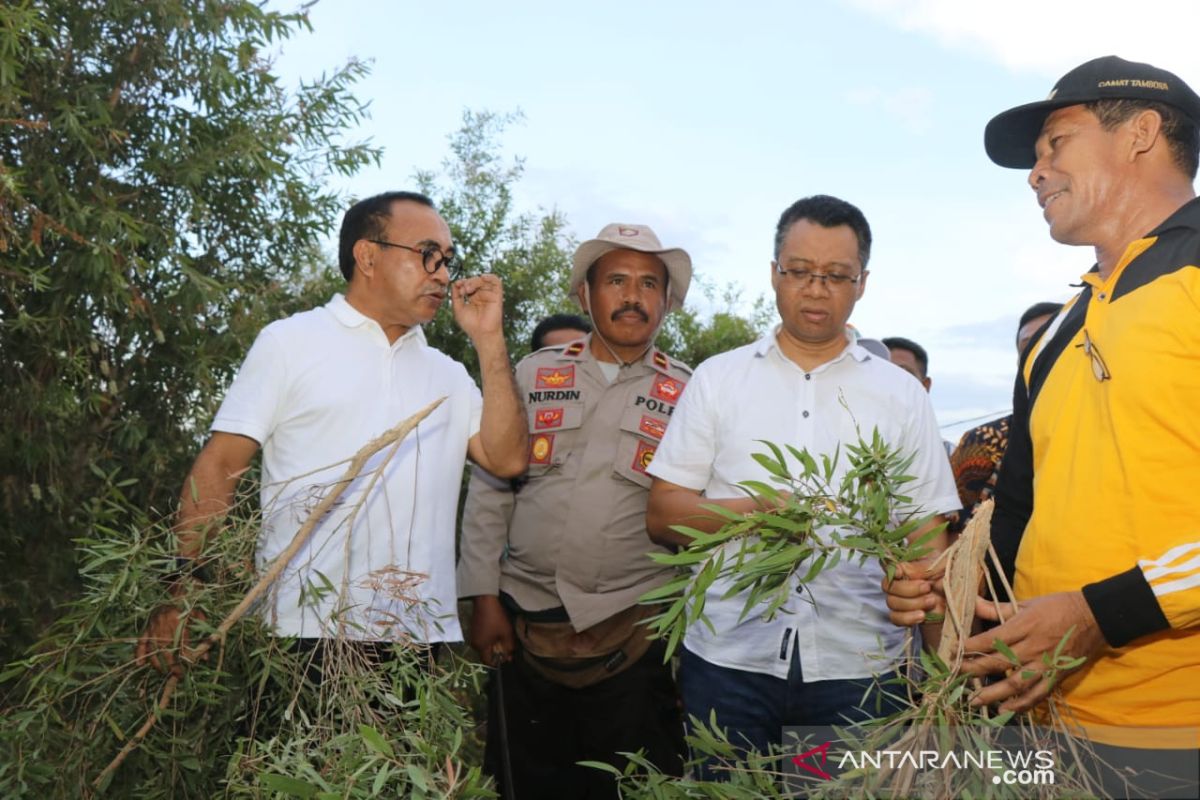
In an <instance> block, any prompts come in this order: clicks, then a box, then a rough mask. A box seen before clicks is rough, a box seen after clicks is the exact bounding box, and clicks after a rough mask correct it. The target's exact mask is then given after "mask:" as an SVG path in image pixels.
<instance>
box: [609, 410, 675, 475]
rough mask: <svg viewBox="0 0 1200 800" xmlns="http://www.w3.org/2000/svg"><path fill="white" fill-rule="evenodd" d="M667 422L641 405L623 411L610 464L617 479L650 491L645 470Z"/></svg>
mask: <svg viewBox="0 0 1200 800" xmlns="http://www.w3.org/2000/svg"><path fill="white" fill-rule="evenodd" d="M667 419H668V418H667V417H665V416H662V415H661V414H655V413H654V412H652V411H647V410H646V409H645V408H643V407H640V406H635V407H632V408H627V409H625V413H624V414H622V415H621V432H620V433H619V434H618V436H619V437H620V441H618V442H617V457H616V460H615V461H613V472H614V473H615V474H616V475H617V476H619V477H621V478H624V479H625V480H629V481H633V482H634V483H636V484H637V485H639V486H643V487H645V488H647V489H649V488H650V483H651V481H652V480H653V478H652V477H651V476H650V475H649V474H647V472H646V468H647V467H649V466H650V462H651V461H652V460H653V459H654V452H655V451H656V450H657V449H658V443H659V441H661V440H662V437H663V434H664V433H666V431H667Z"/></svg>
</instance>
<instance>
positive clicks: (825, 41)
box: [275, 0, 1200, 438]
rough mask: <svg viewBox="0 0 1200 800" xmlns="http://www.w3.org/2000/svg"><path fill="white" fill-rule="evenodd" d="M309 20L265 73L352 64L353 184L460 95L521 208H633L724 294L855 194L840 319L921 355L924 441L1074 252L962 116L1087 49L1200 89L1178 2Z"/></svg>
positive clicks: (1023, 95)
mask: <svg viewBox="0 0 1200 800" xmlns="http://www.w3.org/2000/svg"><path fill="white" fill-rule="evenodd" d="M275 5H277V6H279V7H283V6H284V4H282V3H277V4H275ZM310 18H311V20H312V23H313V26H314V32H313V33H312V34H304V35H298V36H297V37H295V38H293V39H292V40H290V41H288V42H287V43H286V44H285V46H284V49H283V52H282V54H281V56H280V61H279V67H280V68H281V70H282V71H283V72H284V74H286V75H295V76H309V77H311V76H314V75H316V74H319V72H320V71H321V70H322V69H328V68H331V67H333V66H334V65H336V64H339V63H341V62H343V61H345V60H346V59H347V58H350V57H358V58H360V59H364V60H368V61H370V62H371V76H370V77H369V78H368V79H367V80H365V81H364V82H363V83H361V84H360V85H359V87H358V89H357V91H356V93H357V94H358V95H359V97H361V98H363V99H367V100H370V101H371V104H372V105H371V109H372V116H371V119H370V120H368V121H366V122H365V123H364V124H363V126H362V128H361V129H360V131H359V132H358V135H360V136H362V137H370V138H371V139H373V140H374V142H375V143H376V144H378V145H380V146H382V147H383V148H384V150H385V155H384V160H383V164H382V166H381V168H379V169H377V170H376V169H372V170H370V171H368V172H365V173H362V174H360V175H359V176H357V177H356V178H355V179H354V180H353V181H352V182H351V183H350V184H347V186H346V187H344V188H345V189H346V190H347V191H349V192H351V193H353V194H355V195H357V196H365V195H368V194H372V193H374V192H377V191H385V190H389V189H395V188H403V187H405V186H408V185H410V184H411V177H412V175H413V173H414V172H415V171H416V170H417V169H428V168H434V167H436V166H437V165H438V164H440V162H441V161H442V160H443V159H444V158H445V156H446V154H447V149H446V136H447V134H448V133H449V132H451V131H453V130H455V129H456V128H457V127H458V125H459V124H460V121H461V117H462V112H463V110H464V109H467V108H469V109H473V110H491V111H497V112H506V111H514V110H517V109H520V110H521V111H522V112H523V113H524V116H525V119H524V122H522V123H520V124H519V125H516V126H514V127H511V128H510V129H509V130H508V132H507V133H506V135H505V137H504V141H503V144H504V150H505V153H506V154H507V155H512V156H522V157H524V158H525V164H526V174H525V178H524V179H523V180H522V182H521V184H520V185H519V187H518V193H517V201H518V204H519V205H520V206H521V208H522V209H523V210H536V209H537V208H539V207H540V208H550V207H556V208H558V209H559V210H561V211H562V212H564V213H565V214H566V216H567V219H568V221H569V223H570V226H571V229H572V231H573V233H574V234H575V236H576V237H577V238H579V239H585V238H589V237H591V236H592V235H594V234H595V232H596V231H598V230H599V229H600V227H602V226H603V225H604V224H606V223H608V222H616V221H620V222H645V223H648V224H650V225H652V226H653V227H654V228H655V230H656V231H657V232H658V233H659V236H660V238H662V240H663V241H664V243H666V244H667V245H668V246H682V247H685V248H686V249H687V250H688V251H689V252H690V253H691V254H692V257H693V261H694V263H695V266H696V270H697V274H698V275H702V276H704V277H705V278H707V279H708V280H709V281H711V282H713V283H715V284H718V285H724V284H727V283H735V284H736V285H738V286H740V287H742V290H743V296H744V297H746V298H747V299H749V298H752V297H754V296H756V295H759V294H767V295H769V294H770V283H769V272H768V270H769V261H770V258H771V241H772V235H773V230H774V224H775V221H776V219H777V218H778V216H779V213H780V211H782V210H783V209H784V208H785V207H786V206H787V205H789V204H790V203H791V202H792V201H794V200H796V199H797V198H799V197H803V196H806V195H810V194H817V193H825V194H833V195H837V196H840V197H842V198H844V199H846V200H849V201H850V202H852V203H854V204H856V205H858V206H859V207H860V208H862V209H863V211H864V212H865V213H866V215H867V218H868V220H869V221H870V222H871V226H872V229H873V232H874V236H875V247H874V251H873V254H872V259H871V264H870V269H871V277H870V279H869V283H868V286H867V291H866V293H865V295H864V297H863V299H862V301H861V302H860V303H859V305H858V307H857V308H856V309H855V313H854V317H853V318H852V320H851V321H852V322H854V323H855V325H856V326H858V327H859V328H860V329H861V330H862V331H864V333H866V334H867V335H870V336H877V337H884V336H891V335H900V336H907V337H909V338H912V339H915V340H917V341H918V342H920V343H921V344H923V345H924V346H925V347H926V348H927V349H928V350H929V352H930V359H931V365H930V374H931V376H932V377H933V380H934V385H933V392H932V397H933V402H934V407H935V409H936V410H937V412H938V418H939V420H940V421H941V422H942V423H943V424H944V425H945V426H946V428H945V429H944V433H945V434H946V435H947V437H948V438H954V436H955V435H956V434H957V433H958V432H959V431H961V430H962V429H963V427H965V426H964V425H961V424H955V423H959V422H960V421H962V420H967V419H971V418H974V417H980V416H986V415H989V414H992V412H997V413H1000V412H1004V411H1006V410H1007V408H1008V405H1009V398H1010V396H1011V388H1012V377H1013V372H1014V370H1015V359H1016V353H1015V348H1014V346H1013V335H1014V334H1015V330H1016V319H1017V317H1018V315H1019V314H1020V313H1021V311H1022V310H1023V309H1024V308H1025V307H1027V306H1028V305H1029V304H1031V303H1033V302H1036V301H1038V300H1065V299H1066V298H1067V297H1069V296H1070V295H1071V294H1072V291H1073V290H1072V289H1071V288H1070V287H1069V286H1068V284H1069V283H1071V282H1074V281H1076V280H1077V279H1078V276H1079V275H1080V274H1081V273H1082V272H1084V271H1085V270H1086V269H1087V268H1088V267H1090V265H1091V263H1092V253H1091V251H1090V249H1086V248H1068V247H1064V246H1061V245H1057V244H1055V243H1053V242H1052V241H1051V240H1050V238H1049V236H1048V234H1047V232H1046V227H1045V224H1044V223H1043V222H1042V219H1041V214H1040V212H1039V210H1038V208H1037V204H1036V202H1035V200H1034V196H1033V193H1032V192H1031V191H1030V190H1029V189H1028V187H1027V186H1026V184H1025V175H1024V173H1023V172H1020V171H1014V170H1005V169H1001V168H999V167H996V166H994V165H993V164H992V163H991V162H990V161H988V159H987V157H986V156H985V155H984V152H983V145H982V141H983V127H984V125H985V124H986V122H987V120H988V119H990V118H991V117H992V116H993V115H994V114H996V113H998V112H999V111H1002V110H1004V109H1006V108H1008V107H1010V106H1013V105H1016V104H1019V103H1024V102H1030V101H1033V100H1037V99H1041V98H1042V97H1044V96H1045V95H1046V94H1048V93H1049V91H1050V88H1051V87H1052V86H1053V84H1054V82H1055V80H1057V78H1058V77H1059V76H1060V75H1061V74H1062V73H1064V72H1065V71H1066V70H1068V69H1070V68H1071V67H1073V66H1075V65H1076V64H1078V63H1081V62H1082V61H1085V60H1087V59H1089V58H1092V57H1095V56H1100V55H1107V54H1110V53H1116V54H1118V55H1122V56H1124V57H1126V58H1131V59H1135V60H1147V61H1152V62H1154V63H1156V64H1158V65H1160V66H1163V67H1166V68H1168V69H1171V70H1173V71H1175V72H1176V73H1178V74H1179V75H1180V76H1181V77H1183V78H1184V79H1185V80H1187V81H1189V82H1190V83H1191V84H1192V85H1193V86H1200V50H1198V49H1197V48H1196V46H1195V43H1194V37H1195V33H1194V31H1195V30H1196V29H1197V26H1196V23H1198V22H1200V3H1196V2H1195V1H1194V0H1188V1H1186V2H1185V1H1184V0H1171V1H1170V2H1166V1H1163V0H1143V2H1139V3H1137V4H1129V3H1115V2H1107V1H1106V0H1097V1H1094V2H1076V1H1075V0H1071V1H1070V2H1054V0H1041V2H1033V1H1031V0H1010V1H1009V2H1001V3H992V2H969V1H968V0H843V1H841V2H838V1H836V0H814V1H812V2H809V1H807V0H793V2H752V1H751V0H743V1H742V2H738V3H730V2H720V3H718V2H704V1H699V2H698V1H697V0H693V1H692V2H686V3H684V2H645V0H643V2H641V3H637V2H626V1H625V0H610V1H609V2H605V3H602V4H601V3H566V2H562V1H561V0H559V2H519V1H518V2H511V3H504V4H501V3H494V2H492V3H486V2H475V1H474V0H468V1H466V2H454V3H438V4H435V3H428V2H425V3H414V2H408V1H407V0H404V1H399V0H393V1H392V2H383V1H382V0H377V1H372V0H324V2H321V3H319V4H317V5H316V6H315V7H314V8H313V9H312V10H311V12H310ZM690 300H692V301H695V302H697V303H699V304H700V306H701V307H703V305H704V303H703V300H702V298H700V297H699V296H698V295H697V296H696V297H694V298H690Z"/></svg>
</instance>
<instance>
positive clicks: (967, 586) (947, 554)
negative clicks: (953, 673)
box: [934, 499, 995, 669]
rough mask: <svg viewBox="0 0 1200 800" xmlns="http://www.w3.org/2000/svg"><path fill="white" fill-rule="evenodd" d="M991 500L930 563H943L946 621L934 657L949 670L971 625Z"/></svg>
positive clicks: (987, 538)
mask: <svg viewBox="0 0 1200 800" xmlns="http://www.w3.org/2000/svg"><path fill="white" fill-rule="evenodd" d="M994 506H995V503H994V501H992V500H990V499H989V500H985V501H984V502H983V503H981V504H980V505H979V507H978V508H977V509H976V510H975V514H974V515H973V516H972V517H971V520H970V521H969V522H968V523H967V527H966V529H965V530H964V531H963V532H962V534H961V535H960V536H959V537H958V540H957V541H956V542H954V544H952V545H951V546H950V547H948V548H947V549H946V550H945V551H944V552H943V553H942V554H941V555H940V556H938V558H937V560H936V561H935V562H934V563H935V564H937V563H938V562H941V561H944V562H945V564H946V572H945V576H944V577H943V579H942V587H943V590H944V591H945V594H946V621H945V622H944V623H943V624H942V639H941V643H940V644H939V645H938V650H937V654H938V658H940V659H941V660H942V662H943V663H945V664H947V665H948V666H950V668H951V669H957V668H958V666H959V665H960V664H961V663H962V659H963V642H965V641H966V640H967V639H968V638H970V636H971V625H972V624H973V623H974V622H975V598H976V597H978V596H979V585H980V581H982V580H983V571H984V559H985V558H987V554H988V549H989V547H990V544H991V541H992V535H991V528H992V509H993V507H994Z"/></svg>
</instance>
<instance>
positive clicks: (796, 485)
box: [639, 430, 940, 658]
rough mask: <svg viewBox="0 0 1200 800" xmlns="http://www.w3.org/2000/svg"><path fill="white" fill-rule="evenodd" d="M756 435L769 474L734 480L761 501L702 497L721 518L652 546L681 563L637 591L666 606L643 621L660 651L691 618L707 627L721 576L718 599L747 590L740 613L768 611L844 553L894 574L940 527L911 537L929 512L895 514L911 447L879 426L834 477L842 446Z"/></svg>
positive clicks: (673, 643)
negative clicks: (728, 502)
mask: <svg viewBox="0 0 1200 800" xmlns="http://www.w3.org/2000/svg"><path fill="white" fill-rule="evenodd" d="M761 443H762V444H763V445H764V446H765V447H766V448H767V450H768V452H767V453H755V454H753V456H752V457H753V458H754V460H755V461H757V462H758V463H759V465H761V466H762V467H763V469H765V470H766V472H767V474H768V475H769V477H770V483H767V482H763V481H756V480H747V481H743V482H741V483H740V484H739V488H740V489H741V490H742V491H744V492H745V493H746V494H747V495H749V496H750V497H753V498H755V499H756V500H757V501H758V504H759V506H760V510H758V511H753V512H749V513H746V514H738V513H736V512H733V511H730V510H729V509H727V508H724V507H722V506H719V505H715V504H708V505H704V506H703V508H704V509H705V510H706V511H708V512H709V513H711V514H713V515H715V516H716V517H719V518H722V519H724V520H725V524H724V525H722V526H721V527H720V528H719V529H718V530H716V531H714V532H712V533H705V532H703V531H700V530H697V529H695V528H691V527H688V526H684V525H677V526H673V530H675V531H677V532H679V533H682V534H684V535H685V536H688V537H689V538H690V540H691V541H690V542H689V543H688V544H687V546H686V547H683V548H682V549H680V550H679V551H678V552H675V553H661V554H654V555H652V556H651V557H652V558H653V559H654V560H655V561H657V562H658V563H660V564H663V565H666V566H672V567H678V568H680V570H681V573H680V574H679V575H677V576H676V577H675V578H673V579H672V580H671V581H669V582H668V583H666V584H665V585H663V586H661V587H659V588H657V589H655V590H653V591H651V592H648V593H646V594H645V595H643V596H642V597H641V598H640V601H639V602H642V603H654V604H662V605H663V606H664V610H663V611H662V613H660V614H658V615H657V616H655V617H652V618H651V619H650V620H649V621H648V623H647V625H648V628H649V630H650V631H651V634H652V635H653V636H655V637H656V638H663V639H666V642H667V647H666V651H667V653H666V657H667V658H670V656H671V654H672V653H674V651H675V648H676V647H677V646H678V644H679V642H680V641H681V640H682V637H683V634H684V632H685V631H686V630H687V628H688V627H689V626H690V625H692V624H693V623H696V622H700V623H703V624H706V625H708V626H709V627H710V629H711V622H710V621H709V620H708V618H707V617H706V616H705V615H704V605H705V600H706V598H707V596H708V592H709V590H710V589H711V588H712V587H713V585H714V584H717V583H718V582H722V585H724V586H725V590H724V592H723V593H722V594H721V599H722V600H728V599H730V598H733V597H736V596H741V595H743V594H744V596H745V598H746V599H745V603H744V605H743V607H742V612H741V616H742V619H745V618H746V617H747V616H749V615H750V614H751V613H752V612H755V611H758V612H759V613H762V614H764V615H765V616H766V617H767V618H770V617H772V616H773V615H774V614H776V613H777V612H778V611H779V609H781V608H782V607H783V606H784V604H785V603H787V601H788V599H789V598H790V596H791V593H792V592H793V591H794V588H793V587H796V589H798V590H800V591H803V590H804V589H805V587H806V586H807V585H808V584H810V583H811V582H812V581H813V579H815V578H816V577H817V575H819V574H820V573H821V572H823V571H825V570H828V569H832V568H833V567H835V566H836V565H837V564H839V563H840V562H841V560H842V559H844V558H852V559H857V560H858V562H859V563H860V564H861V563H865V562H866V561H867V560H868V559H877V560H878V561H879V562H880V564H881V565H882V566H883V569H884V571H885V572H886V574H887V576H888V577H889V578H891V577H893V576H894V575H895V572H896V568H897V565H898V564H900V563H901V562H903V561H910V560H913V559H916V558H920V557H922V556H924V555H926V554H927V553H928V552H929V546H928V544H929V542H930V541H931V540H932V539H933V538H934V537H935V536H936V535H937V534H938V533H939V532H940V531H939V530H938V529H934V530H931V531H929V532H928V533H926V534H925V535H923V536H921V537H920V538H919V539H917V540H915V541H910V539H911V537H912V536H913V534H914V533H916V532H917V531H918V530H920V529H921V528H922V527H923V526H924V525H925V524H926V523H927V522H928V520H929V517H925V518H919V517H911V516H910V517H908V518H905V519H902V520H899V521H897V509H898V508H899V507H900V506H901V505H902V504H904V503H908V502H910V501H911V498H910V497H908V496H906V495H904V494H903V493H902V487H903V485H904V484H905V483H908V482H910V481H912V480H913V478H912V476H910V475H907V474H905V473H906V471H907V470H908V468H909V467H910V466H911V464H912V456H908V457H905V456H903V455H902V454H900V453H899V452H898V451H896V450H895V449H893V448H891V447H889V446H888V445H887V443H886V442H884V440H883V437H882V436H881V435H880V434H879V431H878V430H875V431H874V432H873V433H872V436H871V440H870V442H866V441H863V440H861V439H860V440H859V441H858V442H857V443H856V444H852V445H849V446H847V447H846V448H845V456H846V458H847V459H848V467H849V468H848V469H847V470H846V471H845V472H844V474H842V475H841V477H840V478H835V476H836V475H837V472H838V462H839V459H840V458H841V457H842V455H843V453H842V450H841V448H838V449H837V450H835V451H834V452H833V453H832V454H822V455H821V457H820V460H819V461H818V460H817V458H815V457H814V456H813V455H812V454H810V453H809V452H808V451H807V450H801V449H797V448H795V447H792V446H790V445H788V446H786V447H785V448H780V447H779V446H778V445H775V444H773V443H771V442H766V441H764V442H761ZM785 450H786V452H785ZM789 456H790V459H789ZM790 462H794V463H795V464H796V465H797V466H798V471H794V468H793V466H792V465H791V463H790Z"/></svg>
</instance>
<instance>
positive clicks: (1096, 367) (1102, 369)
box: [1075, 328, 1112, 381]
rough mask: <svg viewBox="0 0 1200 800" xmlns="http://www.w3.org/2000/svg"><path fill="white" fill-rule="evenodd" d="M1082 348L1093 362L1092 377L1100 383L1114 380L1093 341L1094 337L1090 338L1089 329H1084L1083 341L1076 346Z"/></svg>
mask: <svg viewBox="0 0 1200 800" xmlns="http://www.w3.org/2000/svg"><path fill="white" fill-rule="evenodd" d="M1075 346H1076V347H1082V348H1083V352H1084V355H1086V356H1087V357H1088V358H1089V359H1091V361H1092V375H1094V376H1095V377H1096V380H1098V381H1107V380H1111V379H1112V373H1111V372H1109V371H1108V365H1107V364H1105V363H1104V358H1103V357H1102V356H1101V355H1100V350H1099V349H1098V348H1097V347H1096V343H1095V342H1093V341H1092V337H1091V336H1088V332H1087V328H1084V329H1083V341H1082V342H1080V343H1079V344H1077V345H1075Z"/></svg>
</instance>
